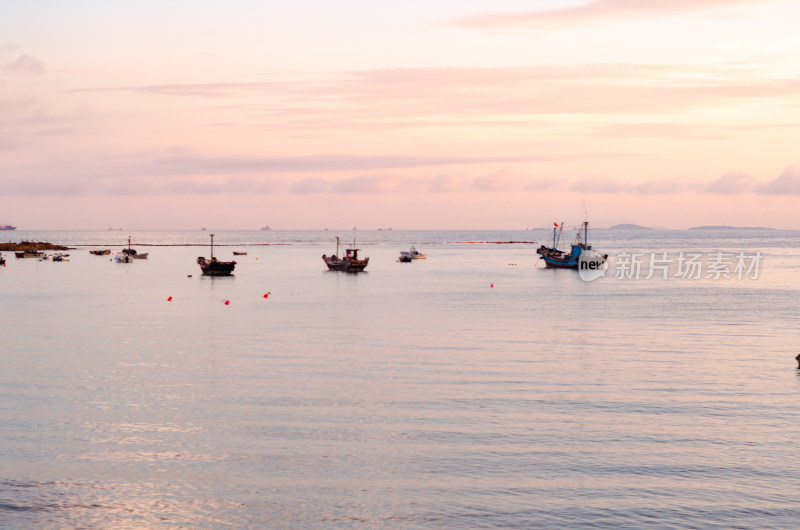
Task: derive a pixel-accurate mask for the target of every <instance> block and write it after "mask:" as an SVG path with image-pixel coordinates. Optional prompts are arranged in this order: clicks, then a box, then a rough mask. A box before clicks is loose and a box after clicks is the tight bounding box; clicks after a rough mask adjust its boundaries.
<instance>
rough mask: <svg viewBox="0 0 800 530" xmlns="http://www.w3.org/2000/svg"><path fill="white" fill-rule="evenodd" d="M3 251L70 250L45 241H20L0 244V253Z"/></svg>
mask: <svg viewBox="0 0 800 530" xmlns="http://www.w3.org/2000/svg"><path fill="white" fill-rule="evenodd" d="M3 250H4V251H6V252H15V251H16V252H20V251H23V250H70V248H69V247H65V246H62V245H54V244H53V243H47V242H45V241H20V242H19V243H0V251H3Z"/></svg>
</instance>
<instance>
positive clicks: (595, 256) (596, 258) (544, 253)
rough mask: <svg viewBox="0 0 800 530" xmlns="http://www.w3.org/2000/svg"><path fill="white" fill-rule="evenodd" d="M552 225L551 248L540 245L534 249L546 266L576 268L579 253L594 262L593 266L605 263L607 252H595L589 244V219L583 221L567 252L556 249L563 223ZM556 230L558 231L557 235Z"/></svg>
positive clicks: (579, 256) (585, 259)
mask: <svg viewBox="0 0 800 530" xmlns="http://www.w3.org/2000/svg"><path fill="white" fill-rule="evenodd" d="M554 225H555V226H554V227H553V246H552V248H548V247H546V246H545V245H542V246H541V247H539V248H538V249H536V253H537V254H539V256H540V257H541V259H543V260H544V263H545V266H546V267H548V268H553V269H576V270H577V269H578V265H579V262H580V261H581V255H583V260H584V261H587V262H588V261H591V262H593V263H595V265H593V268H594V267H596V266H597V265H596V264H597V263H599V264H601V265H602V264H603V263H605V261H606V259H608V254H599V253H597V252H596V251H594V250H593V249H592V246H591V245H590V244H589V221H584V222H583V224H582V225H581V228H580V229H579V230H578V234H577V235H576V237H575V241H574V242H573V243H572V248H571V250H570V252H569V253H567V252H565V251H563V250H558V242H559V240H560V239H561V232H562V230H563V229H564V223H563V222H562V223H561V226H559V225H558V223H554ZM556 232H558V234H557V235H556Z"/></svg>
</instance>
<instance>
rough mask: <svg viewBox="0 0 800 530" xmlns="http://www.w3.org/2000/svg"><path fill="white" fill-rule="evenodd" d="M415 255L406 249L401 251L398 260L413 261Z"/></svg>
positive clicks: (402, 261) (403, 261) (401, 261)
mask: <svg viewBox="0 0 800 530" xmlns="http://www.w3.org/2000/svg"><path fill="white" fill-rule="evenodd" d="M413 259H414V257H413V256H412V255H411V252H407V251H405V250H401V251H400V257H399V258H397V261H399V262H400V263H411V261H412V260H413Z"/></svg>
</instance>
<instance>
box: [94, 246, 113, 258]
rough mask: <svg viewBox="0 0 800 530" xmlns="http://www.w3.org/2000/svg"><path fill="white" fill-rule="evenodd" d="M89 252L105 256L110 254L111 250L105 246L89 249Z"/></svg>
mask: <svg viewBox="0 0 800 530" xmlns="http://www.w3.org/2000/svg"><path fill="white" fill-rule="evenodd" d="M89 254H94V255H95V256H107V255H109V254H111V251H110V250H109V249H107V248H102V249H100V250H90V251H89Z"/></svg>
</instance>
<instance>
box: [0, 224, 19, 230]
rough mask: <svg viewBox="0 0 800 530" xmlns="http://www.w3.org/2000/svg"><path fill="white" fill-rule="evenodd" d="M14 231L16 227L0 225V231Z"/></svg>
mask: <svg viewBox="0 0 800 530" xmlns="http://www.w3.org/2000/svg"><path fill="white" fill-rule="evenodd" d="M16 229H17V227H16V226H11V225H0V230H16Z"/></svg>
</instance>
